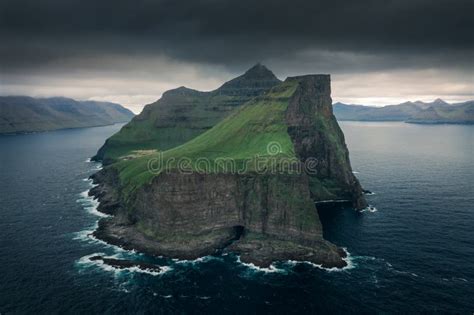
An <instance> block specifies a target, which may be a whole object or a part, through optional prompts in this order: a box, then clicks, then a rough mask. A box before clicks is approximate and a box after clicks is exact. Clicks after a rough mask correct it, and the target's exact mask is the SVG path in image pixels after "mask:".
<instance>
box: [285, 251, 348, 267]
mask: <svg viewBox="0 0 474 315" xmlns="http://www.w3.org/2000/svg"><path fill="white" fill-rule="evenodd" d="M342 249H343V250H344V252H345V253H346V257H344V258H342V260H344V261H345V262H346V264H347V265H346V266H345V267H342V268H338V267H332V268H326V267H323V266H322V265H320V264H315V263H313V262H310V261H296V260H288V262H287V263H288V264H290V265H297V264H308V265H310V266H313V267H315V268H318V269H323V270H325V271H328V272H334V271H337V272H339V271H345V270H350V269H354V268H355V267H356V265H355V263H354V258H353V257H352V256H351V253H349V251H348V250H347V248H345V247H343V248H342Z"/></svg>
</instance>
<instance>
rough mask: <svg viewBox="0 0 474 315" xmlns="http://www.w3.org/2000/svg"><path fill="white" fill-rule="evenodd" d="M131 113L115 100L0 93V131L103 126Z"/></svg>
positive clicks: (122, 120)
mask: <svg viewBox="0 0 474 315" xmlns="http://www.w3.org/2000/svg"><path fill="white" fill-rule="evenodd" d="M133 116H134V114H133V113H132V112H131V111H130V110H128V109H126V108H124V107H123V106H121V105H119V104H115V103H108V102H96V101H76V100H73V99H70V98H65V97H52V98H32V97H28V96H0V134H13V133H25V132H37V131H48V130H56V129H65V128H80V127H94V126H104V125H110V124H114V123H118V122H127V121H129V120H130V119H132V117H133Z"/></svg>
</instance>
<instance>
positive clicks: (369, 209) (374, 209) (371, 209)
mask: <svg viewBox="0 0 474 315" xmlns="http://www.w3.org/2000/svg"><path fill="white" fill-rule="evenodd" d="M377 211H378V210H377V208H375V207H374V206H371V205H369V206H368V207H367V208H364V209H362V210H359V212H372V213H373V212H377Z"/></svg>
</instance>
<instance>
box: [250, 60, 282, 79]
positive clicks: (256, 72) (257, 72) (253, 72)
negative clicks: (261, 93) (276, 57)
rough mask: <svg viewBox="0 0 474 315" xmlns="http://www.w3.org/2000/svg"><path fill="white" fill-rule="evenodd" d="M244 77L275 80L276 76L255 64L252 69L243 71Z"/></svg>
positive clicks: (259, 64) (260, 65) (262, 66)
mask: <svg viewBox="0 0 474 315" xmlns="http://www.w3.org/2000/svg"><path fill="white" fill-rule="evenodd" d="M243 76H245V77H252V78H255V77H257V78H269V79H276V76H275V75H274V74H273V72H271V71H270V70H269V69H268V68H267V67H265V66H264V65H262V64H261V63H260V62H258V63H257V64H255V65H254V66H253V67H252V68H250V69H248V70H247V71H245V73H244V74H243Z"/></svg>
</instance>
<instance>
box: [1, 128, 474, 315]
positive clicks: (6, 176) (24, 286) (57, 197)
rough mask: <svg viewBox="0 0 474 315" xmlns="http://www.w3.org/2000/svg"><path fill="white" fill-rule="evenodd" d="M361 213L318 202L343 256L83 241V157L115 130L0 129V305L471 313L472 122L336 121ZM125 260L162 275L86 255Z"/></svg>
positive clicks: (90, 203) (88, 227) (55, 309)
mask: <svg viewBox="0 0 474 315" xmlns="http://www.w3.org/2000/svg"><path fill="white" fill-rule="evenodd" d="M340 125H341V127H342V129H343V131H344V134H345V138H346V142H347V144H348V147H349V151H350V157H351V163H352V166H353V169H354V172H355V173H356V175H357V177H358V178H359V179H360V181H361V183H362V186H363V187H364V188H365V189H368V190H370V191H372V192H373V194H372V195H370V196H367V199H368V201H369V203H370V204H371V205H372V206H373V208H371V210H370V211H369V210H367V211H364V212H356V211H354V210H352V209H349V208H344V207H338V208H334V207H333V208H325V209H320V211H319V212H320V217H321V220H322V222H323V227H324V235H325V238H327V239H328V240H330V241H332V242H334V243H336V244H338V245H339V246H342V247H344V248H346V250H347V251H348V252H349V253H350V255H349V261H350V264H349V266H348V267H347V268H344V269H343V270H326V269H322V268H320V267H318V266H314V265H310V264H306V263H294V262H283V263H278V264H275V266H274V267H272V268H268V269H259V268H255V267H253V266H250V265H245V264H242V263H240V262H239V259H238V257H236V256H235V255H225V256H209V257H204V258H201V259H198V260H195V261H177V260H172V259H166V258H152V257H147V256H145V255H142V254H139V253H135V252H131V251H124V250H122V249H120V248H117V247H115V246H111V245H108V244H106V243H103V242H101V241H98V240H96V239H94V238H92V237H90V235H89V234H90V232H91V231H93V230H94V228H95V226H96V224H97V220H98V219H99V218H100V216H101V214H100V213H98V212H97V211H96V210H95V209H96V206H97V202H96V201H94V200H92V199H91V198H89V197H88V196H87V191H88V189H90V187H91V185H92V184H91V182H90V181H89V180H88V179H87V178H88V177H89V175H91V174H93V173H94V172H95V171H96V170H97V169H99V168H100V167H101V166H100V164H99V163H94V162H90V160H89V159H88V158H89V157H91V156H92V155H93V154H94V153H95V152H96V151H97V149H98V148H99V147H100V146H101V145H102V144H103V142H104V141H105V139H106V138H107V137H109V136H110V135H112V134H113V133H115V132H116V131H117V130H119V128H120V127H121V126H122V125H113V126H106V127H96V128H83V129H71V130H60V131H53V132H46V133H37V134H27V135H16V136H0V148H1V151H0V268H1V269H0V270H1V271H0V314H8V313H35V314H38V313H48V314H51V313H113V314H117V313H141V314H146V313H206V314H209V313H226V312H227V313H261V312H266V313H331V314H337V313H344V314H348V313H434V312H439V313H461V314H472V313H473V312H474V206H473V205H474V152H473V151H474V150H473V147H474V126H465V125H414V124H405V123H399V122H340ZM99 253H101V254H102V255H107V256H113V257H119V258H133V259H138V260H143V261H148V262H153V263H156V264H159V265H161V266H164V268H163V270H162V271H160V272H143V271H142V270H139V269H126V270H117V269H114V268H112V267H110V266H104V265H101V264H100V263H97V262H91V261H89V260H88V259H87V258H88V257H91V256H94V255H97V254H99Z"/></svg>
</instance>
